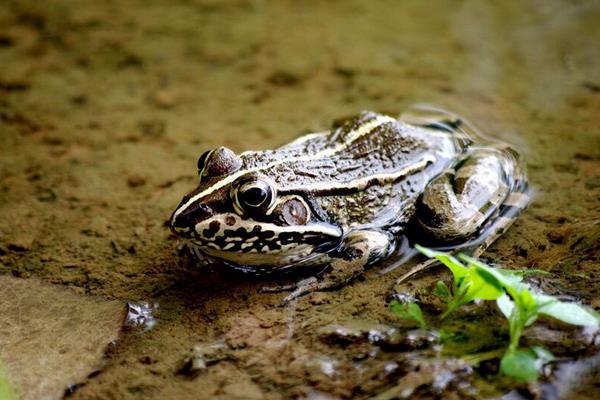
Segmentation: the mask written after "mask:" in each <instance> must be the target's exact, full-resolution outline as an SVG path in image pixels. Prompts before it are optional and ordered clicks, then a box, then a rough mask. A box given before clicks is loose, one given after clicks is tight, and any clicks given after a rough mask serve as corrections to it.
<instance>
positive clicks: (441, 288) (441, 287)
mask: <svg viewBox="0 0 600 400" xmlns="http://www.w3.org/2000/svg"><path fill="white" fill-rule="evenodd" d="M434 293H435V294H436V295H437V296H438V297H441V298H442V299H444V300H447V299H449V298H450V297H452V294H451V293H450V289H448V286H446V284H445V283H444V282H442V281H437V283H436V284H435V291H434Z"/></svg>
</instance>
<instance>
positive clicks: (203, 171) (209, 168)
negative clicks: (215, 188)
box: [198, 147, 242, 177]
mask: <svg viewBox="0 0 600 400" xmlns="http://www.w3.org/2000/svg"><path fill="white" fill-rule="evenodd" d="M241 166H242V160H240V158H239V157H238V156H237V155H236V154H235V153H234V152H233V151H231V150H229V149H228V148H227V147H217V148H216V149H214V150H209V151H206V152H204V153H202V155H201V156H200V157H199V158H198V175H200V177H203V176H222V175H226V174H230V173H232V172H235V171H237V170H239V169H240V168H241Z"/></svg>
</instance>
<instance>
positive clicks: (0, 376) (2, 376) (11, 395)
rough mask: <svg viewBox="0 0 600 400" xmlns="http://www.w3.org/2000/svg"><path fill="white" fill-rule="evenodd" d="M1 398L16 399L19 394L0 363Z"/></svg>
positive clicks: (4, 399) (6, 399) (3, 399)
mask: <svg viewBox="0 0 600 400" xmlns="http://www.w3.org/2000/svg"><path fill="white" fill-rule="evenodd" d="M0 399H2V400H16V399H17V395H16V393H15V391H14V389H13V387H12V385H11V384H10V382H9V380H8V377H7V376H6V372H5V370H4V368H3V367H2V364H0Z"/></svg>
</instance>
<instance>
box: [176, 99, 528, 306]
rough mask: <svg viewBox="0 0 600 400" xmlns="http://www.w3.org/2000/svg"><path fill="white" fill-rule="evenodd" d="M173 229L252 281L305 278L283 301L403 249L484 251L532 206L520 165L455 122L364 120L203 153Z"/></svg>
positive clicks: (422, 111)
mask: <svg viewBox="0 0 600 400" xmlns="http://www.w3.org/2000/svg"><path fill="white" fill-rule="evenodd" d="M197 170H198V176H199V183H198V185H197V186H196V187H195V189H193V190H192V191H191V192H189V193H188V194H186V195H184V196H183V198H182V200H181V202H180V204H179V205H178V206H177V207H176V208H175V210H174V211H173V213H172V215H171V218H170V220H169V225H170V228H171V230H172V232H173V233H174V234H175V235H176V236H177V237H179V238H182V239H184V240H185V241H186V242H187V244H188V246H189V247H190V248H191V249H192V251H193V252H194V253H195V254H196V255H197V256H198V257H200V258H203V259H208V260H216V261H219V263H220V264H222V265H226V266H229V267H232V268H235V269H237V270H240V271H243V272H245V273H250V274H284V273H286V272H290V271H293V272H296V273H297V272H299V273H300V276H302V279H299V280H297V282H294V283H292V284H291V285H282V286H278V287H275V288H272V289H274V290H289V291H290V293H289V294H288V295H287V296H286V297H285V298H284V300H283V304H287V303H289V302H290V301H292V300H294V299H296V298H298V297H300V296H303V295H305V294H308V293H311V292H316V291H323V290H330V289H334V288H338V287H341V286H343V285H345V284H347V283H349V282H350V281H352V280H353V279H355V278H357V277H358V276H360V275H361V274H363V272H364V271H365V270H366V269H367V268H369V267H370V266H372V265H374V264H376V263H379V262H382V261H383V260H387V259H388V258H391V257H392V256H394V255H395V256H396V257H397V256H398V248H399V247H400V244H401V243H406V242H407V241H408V243H419V244H425V245H428V246H430V247H432V248H436V249H452V250H453V251H457V250H463V251H469V252H470V253H471V254H474V255H475V256H477V255H479V254H481V253H482V252H483V251H484V250H485V249H486V248H487V247H488V246H490V245H491V244H492V243H493V242H494V241H495V240H496V239H497V238H498V237H499V236H500V235H502V234H503V233H504V232H505V231H506V230H507V229H508V227H510V225H511V224H512V223H513V222H514V221H515V219H516V218H517V216H518V215H519V214H520V213H521V212H522V210H523V209H524V208H525V207H526V206H527V204H528V202H529V198H530V196H529V192H528V180H527V175H526V172H525V168H524V166H523V162H522V157H521V156H520V154H519V153H518V152H517V151H516V150H515V149H514V148H513V147H511V146H510V145H508V144H505V143H503V142H500V141H497V140H492V139H489V138H487V137H486V136H484V135H482V134H481V133H480V132H479V131H478V130H477V129H476V128H474V127H473V126H472V125H471V124H470V123H469V122H468V121H466V120H465V119H464V118H462V117H460V116H458V115H457V114H454V113H451V112H448V111H445V110H442V109H437V108H432V107H411V108H409V109H408V110H407V111H406V112H404V113H402V114H400V115H398V116H389V115H386V114H382V113H378V112H373V111H362V112H360V113H358V114H357V115H353V116H350V117H347V118H343V119H341V120H338V121H336V122H335V123H334V124H333V125H332V127H331V128H330V129H327V130H324V131H320V132H315V133H308V134H305V135H302V136H300V137H298V138H297V139H295V140H293V141H291V142H290V143H288V144H285V145H283V146H281V147H279V148H276V149H272V150H252V151H245V152H242V153H240V154H236V153H234V152H233V151H232V150H231V149H229V148H227V147H223V146H221V147H217V148H215V149H211V150H208V151H205V152H204V153H202V154H201V155H200V157H199V158H198V162H197Z"/></svg>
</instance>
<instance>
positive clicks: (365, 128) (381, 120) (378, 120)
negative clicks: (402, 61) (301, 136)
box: [173, 115, 397, 220]
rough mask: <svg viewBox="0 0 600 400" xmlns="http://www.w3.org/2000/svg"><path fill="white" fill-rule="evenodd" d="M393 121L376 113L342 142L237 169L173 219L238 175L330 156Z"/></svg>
mask: <svg viewBox="0 0 600 400" xmlns="http://www.w3.org/2000/svg"><path fill="white" fill-rule="evenodd" d="M394 122H397V120H396V119H394V118H392V117H388V116H386V115H377V116H376V117H375V118H373V119H372V120H370V121H368V122H366V123H364V124H363V125H360V126H359V127H358V129H356V130H354V131H350V132H348V134H347V135H346V140H344V142H342V143H340V144H338V145H336V146H334V147H332V148H329V149H325V150H322V151H320V152H318V153H315V154H313V155H307V156H300V157H294V158H291V159H285V158H284V159H281V160H278V161H274V162H272V163H270V164H267V165H264V166H261V167H255V168H248V169H245V170H241V171H238V172H236V173H234V174H232V175H230V176H228V177H227V178H225V179H223V180H220V181H219V182H217V183H215V184H214V185H212V186H211V187H209V188H207V189H206V190H204V191H202V192H200V193H198V194H197V195H195V196H193V197H191V198H190V199H189V200H188V201H187V202H186V203H185V204H184V205H183V206H181V207H179V209H178V210H177V211H176V212H175V214H173V220H174V219H175V218H177V216H178V215H179V214H181V212H183V211H184V210H185V209H186V208H188V207H189V206H190V205H191V204H193V203H195V202H196V201H198V200H199V199H201V198H203V197H205V196H208V195H209V194H211V193H213V192H214V191H216V190H219V189H221V188H222V187H224V186H226V185H229V184H231V183H233V182H235V180H236V179H238V178H239V177H240V176H243V175H246V174H248V173H250V172H258V171H261V170H264V169H269V168H273V167H275V166H277V165H280V164H283V163H287V162H302V161H310V160H315V159H319V158H326V157H331V156H333V155H335V154H337V153H339V152H340V151H342V150H344V149H345V148H346V147H348V146H349V145H350V144H352V143H353V142H355V141H356V140H358V139H359V138H361V137H362V136H364V135H366V134H368V133H369V132H371V131H372V130H374V129H377V128H378V127H379V126H381V125H383V124H387V123H394Z"/></svg>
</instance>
